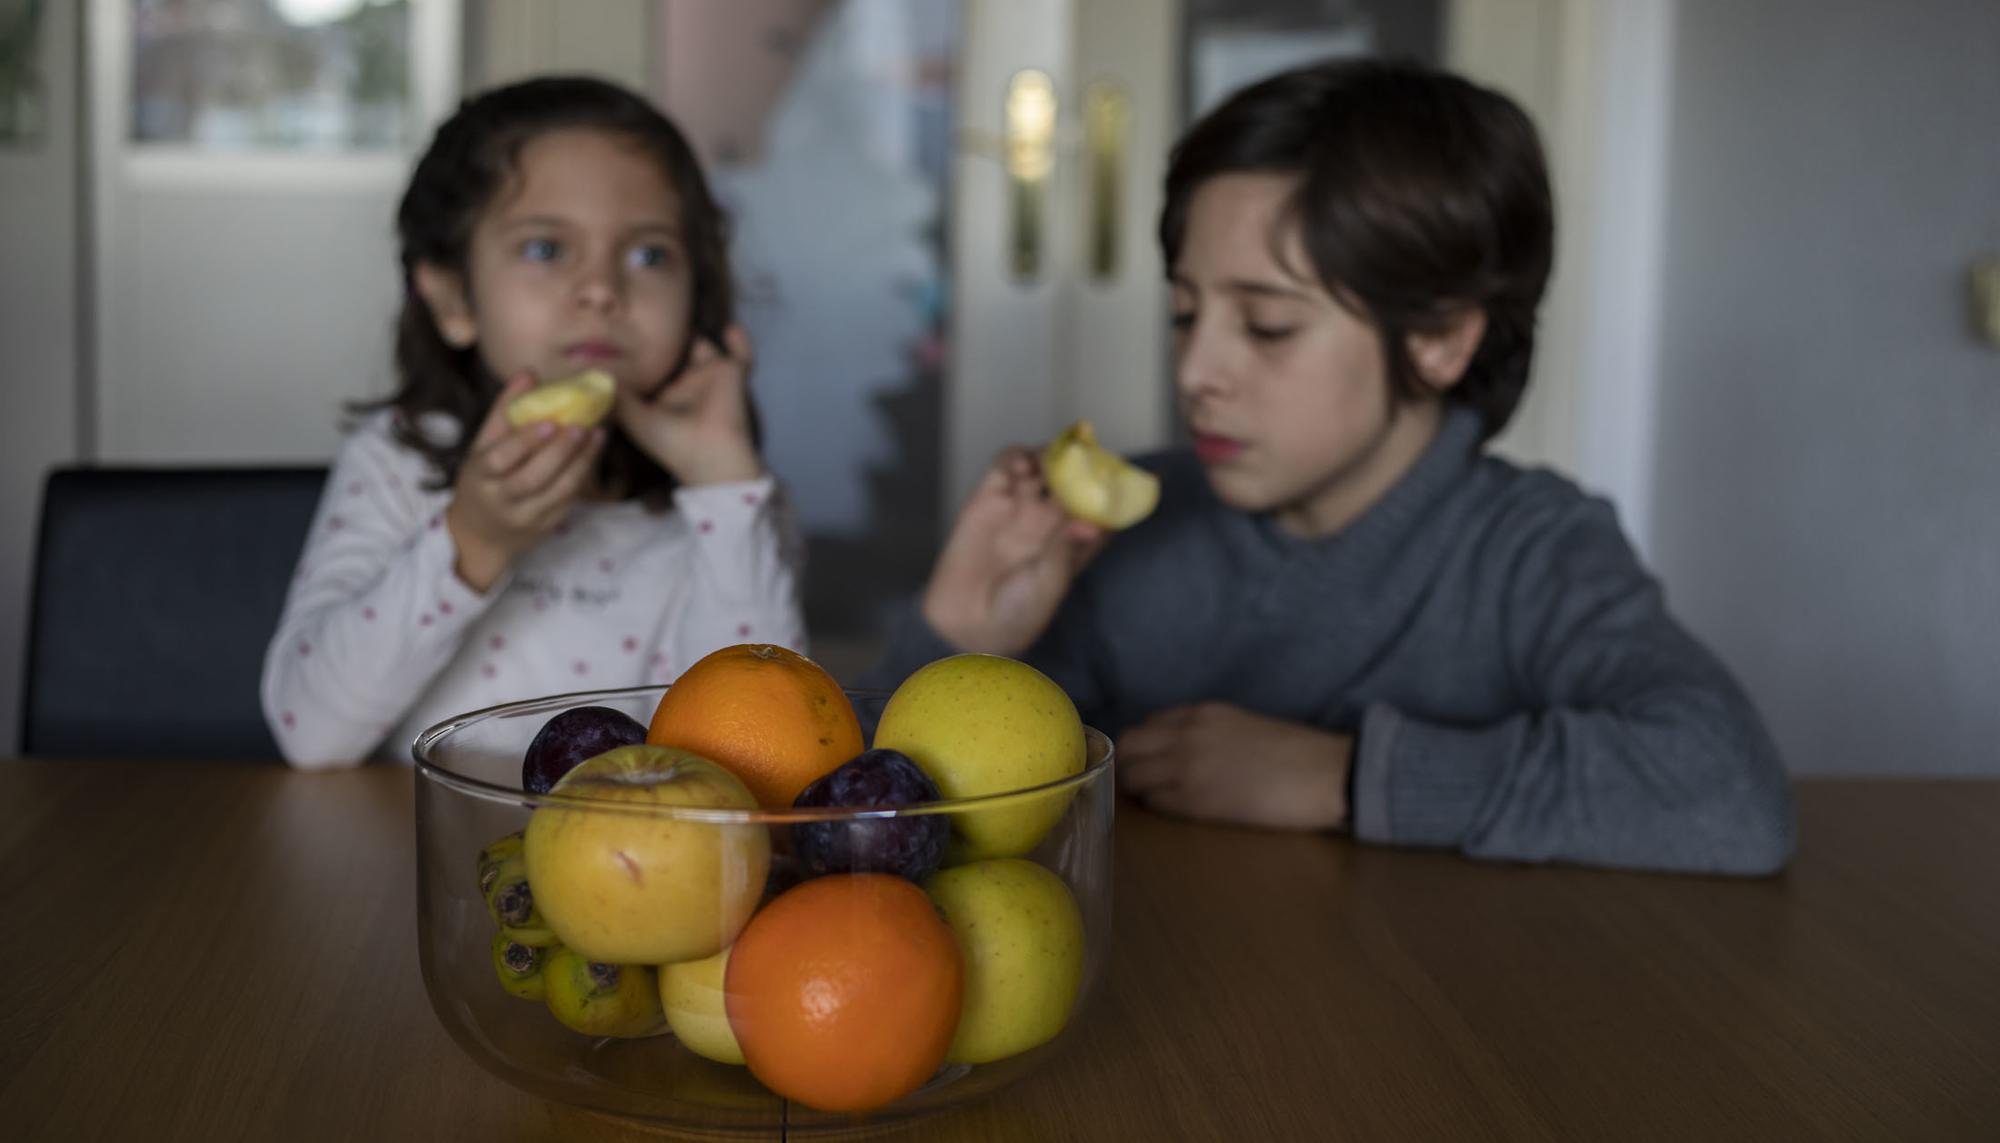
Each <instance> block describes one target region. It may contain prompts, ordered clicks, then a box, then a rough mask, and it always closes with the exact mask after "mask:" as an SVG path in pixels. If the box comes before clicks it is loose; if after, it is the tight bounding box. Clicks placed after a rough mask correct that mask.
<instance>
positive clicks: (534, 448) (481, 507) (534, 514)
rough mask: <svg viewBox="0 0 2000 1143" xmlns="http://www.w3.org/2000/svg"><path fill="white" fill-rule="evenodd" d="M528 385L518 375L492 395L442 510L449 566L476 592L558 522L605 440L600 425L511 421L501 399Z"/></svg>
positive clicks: (530, 381)
mask: <svg viewBox="0 0 2000 1143" xmlns="http://www.w3.org/2000/svg"><path fill="white" fill-rule="evenodd" d="M533 384H534V378H532V377H529V376H527V375H526V374H521V375H518V376H516V377H514V378H513V379H512V380H510V381H508V382H507V386H506V388H504V389H502V390H500V395H499V396H498V397H495V398H494V399H493V407H492V408H491V409H490V410H488V411H487V413H486V420H485V421H484V422H483V423H482V424H481V425H480V426H479V432H478V433H477V434H476V435H475V436H474V437H473V439H472V451H471V452H470V453H469V454H467V456H466V458H465V464H464V465H463V466H461V467H460V468H459V470H458V480H457V482H456V483H454V484H453V485H452V490H451V505H450V507H448V508H446V509H445V512H444V520H445V527H446V528H448V529H449V530H450V532H451V540H452V544H453V545H454V546H455V547H456V549H457V551H458V560H457V562H456V564H455V565H454V566H453V569H452V570H454V571H455V572H457V573H458V578H460V579H462V580H464V581H465V583H466V586H468V587H470V588H472V589H473V590H474V591H479V592H484V591H485V590H486V589H487V588H490V587H492V586H493V583H494V581H495V580H498V579H499V578H500V576H501V575H502V573H504V572H505V571H506V570H507V569H508V568H509V567H511V566H512V565H513V563H514V560H515V559H516V558H517V557H519V556H520V554H521V553H522V552H525V551H527V550H528V549H529V548H532V547H534V546H535V545H536V544H538V543H540V542H541V541H542V539H543V538H544V537H545V536H547V535H548V534H549V533H550V532H552V531H554V530H555V527H556V525H558V524H560V523H562V522H563V518H564V517H566V516H568V515H569V510H570V508H571V507H573V506H574V505H575V504H576V501H577V498H578V497H579V496H581V495H582V494H583V491H584V489H585V487H586V486H587V484H588V482H589V480H590V477H591V474H592V473H593V472H595V471H596V466H597V454H598V453H599V452H600V451H601V450H602V448H603V445H604V430H603V429H601V428H593V429H576V428H569V429H562V428H557V427H556V426H554V425H551V424H548V423H546V422H544V423H540V424H532V425H526V426H523V427H522V428H518V429H516V428H513V427H511V426H509V425H508V424H507V417H506V407H507V402H508V401H511V400H513V399H514V398H515V397H517V396H519V395H520V394H521V393H523V392H525V391H526V390H527V389H528V388H529V387H530V386H532V385H533Z"/></svg>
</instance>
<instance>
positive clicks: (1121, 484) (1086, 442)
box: [1042, 421, 1160, 528]
mask: <svg viewBox="0 0 2000 1143" xmlns="http://www.w3.org/2000/svg"><path fill="white" fill-rule="evenodd" d="M1042 475H1043V476H1044V477H1046V478H1047V479H1048V482H1049V491H1050V492H1053V493H1055V497H1056V499H1057V500H1059V501H1061V502H1062V506H1063V507H1064V508H1065V509H1067V510H1068V512H1069V514H1070V515H1072V516H1075V517H1076V518H1077V519H1079V520H1088V521H1089V522H1090V523H1093V524H1096V525H1098V526H1099V527H1103V528H1129V527H1131V526H1132V525H1134V524H1137V523H1138V522H1139V521H1141V520H1144V519H1145V518H1146V517H1147V516H1149V515H1151V514H1152V511H1153V508H1154V506H1155V505H1157V504H1159V502H1160V478H1159V477H1157V476H1154V475H1153V474H1152V473H1150V472H1147V471H1146V470H1145V469H1143V468H1139V467H1137V466H1135V465H1133V464H1131V463H1130V462H1128V461H1126V460H1125V458H1123V457H1121V456H1119V455H1118V454H1117V453H1114V452H1112V451H1110V450H1109V449H1107V448H1105V447H1104V446H1103V445H1100V444H1098V443H1097V433H1096V432H1095V431H1094V430H1093V429H1092V428H1091V427H1090V422H1089V421H1078V422H1077V423H1075V424H1073V425H1071V426H1070V427H1069V428H1068V429H1067V430H1065V431H1064V432H1063V434H1062V435H1061V436H1059V437H1057V438H1056V439H1054V440H1052V441H1050V442H1049V446H1048V447H1047V448H1046V449H1043V450H1042Z"/></svg>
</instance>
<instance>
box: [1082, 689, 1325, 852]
mask: <svg viewBox="0 0 2000 1143" xmlns="http://www.w3.org/2000/svg"><path fill="white" fill-rule="evenodd" d="M1117 753H1118V788H1119V789H1121V790H1124V791H1125V792H1126V793H1128V794H1131V795H1133V796H1134V797H1136V798H1138V799H1139V800H1140V801H1141V802H1143V803H1145V804H1146V805H1147V806H1149V807H1151V808H1153V809H1155V810H1159V811H1161V812H1163V813H1169V814H1175V815H1178V816H1180V817H1187V818H1201V819H1204V820H1207V821H1215V822H1230V823H1234V824H1237V825H1253V826H1268V827H1272V828H1276V829H1332V828H1334V827H1337V826H1344V825H1346V824H1347V814H1348V805H1347V771H1348V768H1349V767H1350V766H1352V765H1353V763H1354V738H1353V736H1351V735H1346V734H1335V733H1333V732H1332V731H1327V730H1320V729H1318V728H1317V727H1311V726H1305V725H1303V724H1300V723H1296V722H1286V721H1284V720H1283V719H1276V718H1268V717H1266V716H1264V715H1261V714H1252V713H1250V712H1249V711H1247V710H1244V709H1243V708H1241V707H1237V706H1231V705H1230V704H1228V703H1220V702H1205V703H1199V704H1196V705H1194V706H1183V707H1175V708H1172V709H1170V710H1163V711H1160V712H1158V713H1157V714H1154V715H1153V716H1152V717H1150V718H1148V719H1146V720H1145V721H1144V722H1141V723H1140V724H1139V725H1137V726H1135V727H1132V728H1131V729H1130V730H1127V731H1126V732H1125V733H1124V734H1121V735H1119V736H1118V752H1117Z"/></svg>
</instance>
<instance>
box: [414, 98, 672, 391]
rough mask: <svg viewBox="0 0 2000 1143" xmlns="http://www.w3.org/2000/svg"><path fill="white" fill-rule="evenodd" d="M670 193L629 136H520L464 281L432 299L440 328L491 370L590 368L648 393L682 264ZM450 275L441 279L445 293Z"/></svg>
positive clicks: (540, 372)
mask: <svg viewBox="0 0 2000 1143" xmlns="http://www.w3.org/2000/svg"><path fill="white" fill-rule="evenodd" d="M680 219H681V207H680V197H679V195H678V194H676V193H675V191H674V188H673V185H672V183H671V182H669V181H668V178H667V175H666V172H664V171H663V170H661V169H660V165H659V163H658V162H657V161H655V160H654V159H653V158H652V157H651V156H650V155H648V154H647V153H646V152H645V151H644V150H642V149H641V148H640V147H639V145H638V144H636V143H634V142H632V141H631V140H629V139H627V138H625V137H624V136H622V135H616V134H612V133H608V132H604V131H597V130H586V129H569V130H559V131H551V132H547V133H544V134H542V135H538V136H536V137H534V138H533V139H530V140H529V141H528V142H527V144H526V145H524V146H523V147H522V148H521V150H520V153H519V155H518V156H517V157H516V163H515V173H514V177H513V178H511V179H510V180H509V181H508V183H507V185H506V186H505V187H504V188H503V189H502V190H501V192H500V194H499V195H498V196H496V197H495V199H494V201H493V202H492V203H491V204H489V205H488V207H487V209H486V211H485V212H484V214H483V215H482V216H481V217H480V219H479V223H478V225H477V226H476V227H475V228H474V230H473V235H472V249H471V255H470V259H469V261H470V269H469V275H468V281H467V282H466V283H465V288H464V289H462V290H459V291H457V294H456V296H455V297H453V296H447V297H445V298H444V299H443V302H442V304H440V301H439V299H438V298H437V297H435V296H434V293H435V291H436V287H434V288H433V289H427V290H426V291H425V296H426V300H428V301H430V302H431V306H432V312H433V314H434V316H436V317H437V319H438V326H439V329H440V331H441V332H442V334H443V335H444V337H445V339H446V340H447V341H449V342H453V343H454V344H469V343H471V342H474V341H476V342H477V344H478V346H479V353H480V357H481V358H482V360H484V362H485V364H486V367H487V368H488V369H489V370H491V371H492V373H493V374H494V375H495V376H497V377H501V378H507V377H511V376H513V375H514V374H517V373H520V372H523V371H526V372H529V373H532V374H534V376H535V377H536V378H537V379H538V380H542V381H548V380H553V379H555V378H558V377H564V376H568V375H570V374H572V373H576V372H579V371H581V370H584V369H602V370H604V371H606V372H608V373H610V374H611V375H612V376H613V377H615V378H617V380H618V383H619V384H620V385H621V386H626V387H629V388H633V389H636V390H638V391H640V392H644V393H651V392H653V391H654V390H655V389H656V388H658V386H659V385H660V383H661V382H662V381H664V380H665V379H666V377H667V374H668V372H669V371H670V370H672V369H673V367H674V366H675V365H676V364H677V363H678V362H679V361H680V357H681V351H682V349H683V348H684V347H685V346H686V344H687V338H688V323H689V316H690V314H691V312H692V298H693V274H692V271H691V268H690V266H689V263H688V258H687V249H686V244H685V241H684V238H683V235H682V233H681V222H680ZM455 285H456V283H455V282H454V283H447V284H446V285H445V287H444V292H445V293H446V294H447V295H450V294H451V293H452V287H453V286H455Z"/></svg>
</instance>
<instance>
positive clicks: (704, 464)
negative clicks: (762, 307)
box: [616, 325, 764, 485]
mask: <svg viewBox="0 0 2000 1143" xmlns="http://www.w3.org/2000/svg"><path fill="white" fill-rule="evenodd" d="M722 337H723V345H722V346H717V345H716V344H715V343H714V342H713V341H710V340H709V339H707V338H705V337H700V336H699V335H697V340H696V342H695V346H694V350H693V351H692V353H690V354H689V356H688V363H687V368H685V369H683V370H682V371H681V374H680V376H678V377H676V378H674V379H673V380H672V381H670V382H668V383H667V384H666V385H664V386H662V387H661V388H660V389H659V390H658V391H657V392H655V393H653V394H652V395H651V396H646V395H643V394H640V393H635V392H633V391H631V390H629V389H627V388H626V387H624V386H622V385H621V386H619V389H618V398H617V405H616V410H617V412H616V415H617V417H618V424H619V426H620V427H622V428H623V429H624V430H625V435H627V436H629V437H631V438H632V440H633V442H634V443H635V444H637V445H638V446H639V447H640V448H641V449H644V450H645V452H646V454H647V455H648V456H651V457H652V458H653V459H654V460H656V461H658V462H659V463H660V464H661V466H662V467H664V468H665V469H666V470H667V471H668V472H671V473H673V475H674V479H675V480H678V481H679V482H680V483H682V484H684V485H696V484H722V483H725V482H728V481H734V480H754V479H756V478H757V477H758V476H761V475H763V472H764V464H763V461H762V460H760V459H759V458H758V456H757V447H756V446H755V445H754V444H752V443H751V440H750V404H749V399H748V397H747V396H746V392H747V389H748V380H749V376H750V362H751V351H750V335H749V334H748V333H746V332H744V330H743V327H742V326H740V325H731V326H730V327H729V328H728V329H727V330H725V331H723V335H722Z"/></svg>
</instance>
